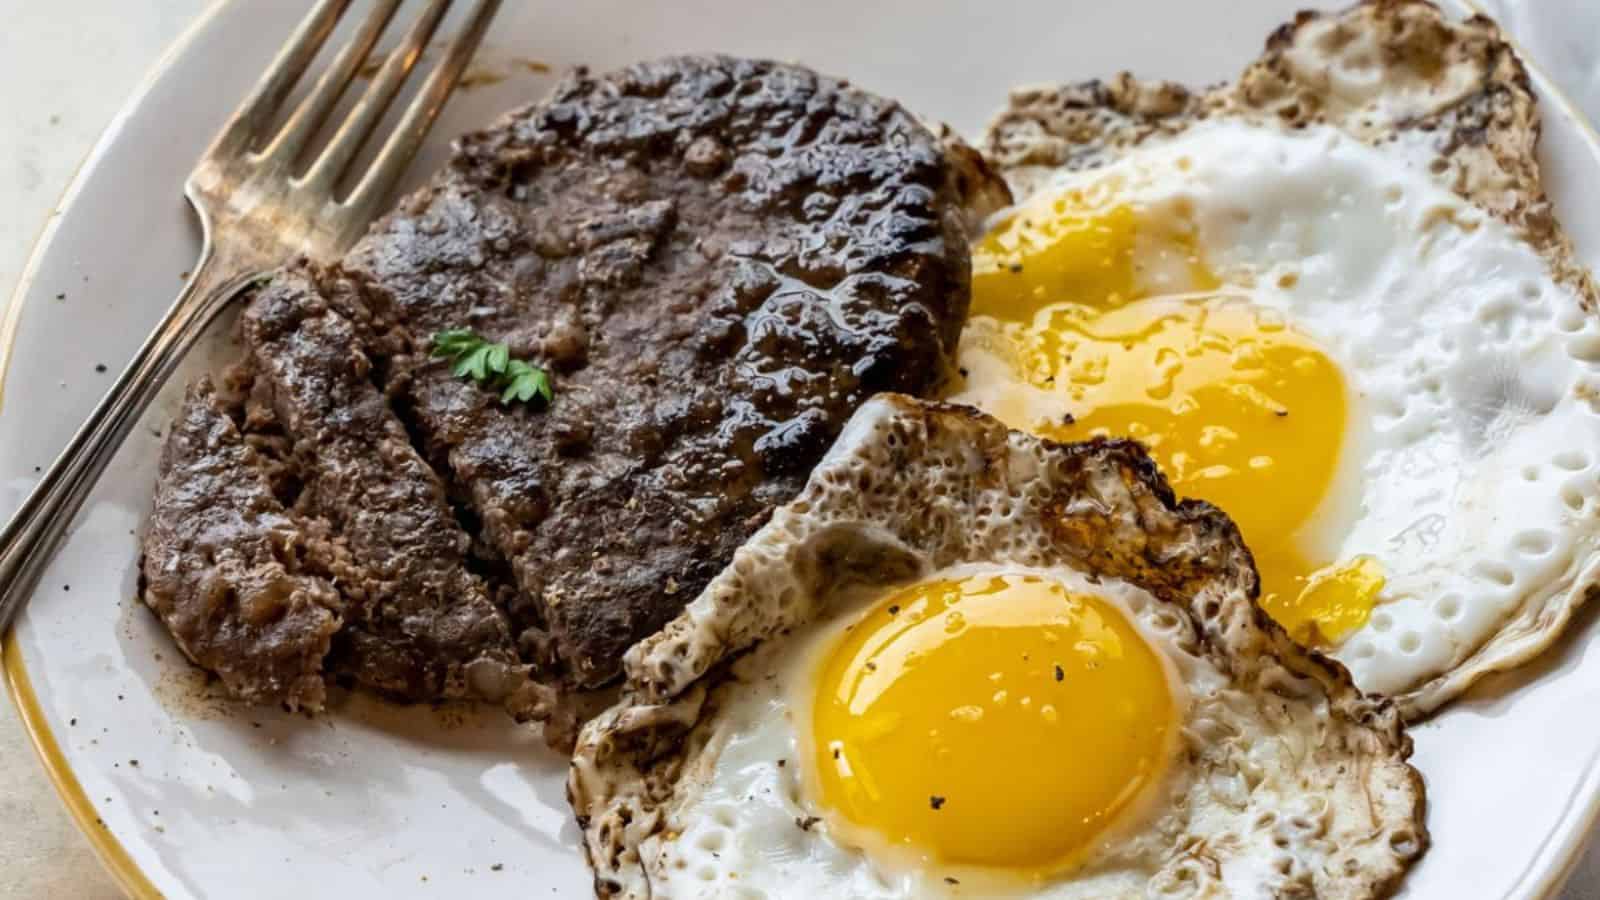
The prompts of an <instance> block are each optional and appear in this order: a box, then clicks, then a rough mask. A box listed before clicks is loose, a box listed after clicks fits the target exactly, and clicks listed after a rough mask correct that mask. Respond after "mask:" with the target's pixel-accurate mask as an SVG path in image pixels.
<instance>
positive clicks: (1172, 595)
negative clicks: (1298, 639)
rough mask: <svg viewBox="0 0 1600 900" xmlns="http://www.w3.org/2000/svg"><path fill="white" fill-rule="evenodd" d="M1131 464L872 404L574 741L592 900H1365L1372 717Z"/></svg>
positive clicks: (1383, 807)
mask: <svg viewBox="0 0 1600 900" xmlns="http://www.w3.org/2000/svg"><path fill="white" fill-rule="evenodd" d="M1256 588H1257V582H1256V576H1255V572H1254V570H1253V568H1252V567H1251V563H1250V557H1249V553H1248V551H1247V550H1246V549H1245V548H1244V546H1243V544H1242V542H1241V541H1240V539H1239V535H1238V532H1237V530H1236V529H1235V528H1234V526H1233V525H1232V524H1231V523H1230V522H1229V521H1228V519H1227V518H1226V517H1225V516H1224V515H1223V514H1221V513H1220V512H1218V511H1217V510H1216V509H1215V508H1213V507H1211V506H1209V505H1207V504H1204V503H1198V502H1185V503H1181V504H1180V503H1176V502H1175V500H1174V498H1173V495H1172V493H1171V491H1170V490H1169V488H1168V487H1167V485H1166V484H1165V482H1164V481H1163V480H1162V479H1161V476H1160V475H1159V474H1158V472H1157V470H1156V468H1155V466H1154V465H1153V464H1152V463H1151V461H1150V459H1149V457H1148V456H1146V454H1145V452H1144V451H1143V450H1142V449H1141V448H1140V447H1139V446H1138V445H1136V444H1133V443H1131V442H1127V441H1096V442H1090V443H1079V444H1057V443H1051V442H1046V441H1042V440H1040V439H1038V438H1035V437H1033V436H1030V435H1028V434H1025V433H1022V432H1018V431H1013V430H1010V429H1007V428H1006V427H1005V426H1004V425H1003V424H1001V423H1000V422H999V421H997V420H995V419H993V418H991V417H989V416H986V415H982V414H980V413H977V412H975V411H973V410H971V409H970V408H965V407H955V406H942V405H938V404H929V403H925V402H922V401H917V400H913V399H911V398H906V397H900V396H895V395H881V396H880V397H878V398H876V399H874V400H872V401H870V402H868V403H867V404H866V405H865V406H863V407H862V408H861V410H860V411H859V412H858V413H857V414H856V416H855V417H854V418H853V419H852V420H851V422H850V424H849V425H848V426H847V427H846V429H845V432H844V434H843V435H842V436H841V438H840V439H839V441H838V443H837V444H836V445H835V446H834V448H833V449H832V450H831V451H830V453H829V454H828V456H827V457H826V458H825V459H824V460H823V462H822V463H821V464H820V465H819V467H818V468H817V469H816V470H815V471H814V472H813V473H812V476H811V478H810V480H809V482H808V484H807V487H806V488H805V490H804V491H803V492H802V493H801V495H800V496H799V497H798V498H797V499H796V500H794V501H793V502H792V503H790V504H788V505H787V506H785V507H782V508H780V509H779V510H778V511H777V512H776V513H775V514H774V516H773V518H772V520H771V521H770V522H769V524H768V525H766V526H765V527H763V528H762V530H761V531H759V532H758V533H757V534H756V535H755V536H754V537H753V538H752V539H751V540H750V541H749V542H748V543H747V544H746V545H745V546H744V547H743V548H741V549H740V550H739V552H738V553H737V555H736V556H735V558H734V561H733V563H732V564H731V565H730V566H729V567H728V568H727V569H726V570H725V571H724V572H723V573H721V574H720V575H719V576H718V577H717V578H716V579H714V580H713V581H712V583H711V584H710V585H709V586H708V587H707V588H706V590H705V591H704V592H703V593H702V594H701V595H699V596H698V597H697V598H696V599H695V600H694V601H693V602H692V603H691V604H690V605H689V606H688V608H687V609H685V611H684V613H683V614H682V615H680V616H679V617H678V618H677V619H675V620H674V621H673V622H671V623H669V624H668V625H667V626H666V627H665V628H664V629H663V630H662V631H661V632H659V633H657V634H656V635H654V636H652V637H651V638H648V639H646V640H645V641H643V642H641V643H640V644H639V645H637V646H635V647H634V648H633V649H632V650H630V651H629V653H628V656H627V659H626V671H627V673H628V679H627V682H626V684H625V687H624V690H623V696H622V698H621V700H620V701H619V702H618V703H617V704H616V705H615V706H613V707H612V708H611V709H609V710H607V711H606V712H605V713H603V714H602V715H600V716H599V717H597V718H596V719H594V720H593V721H591V722H590V723H589V724H588V725H587V726H585V728H584V730H583V732H582V734H581V735H580V738H579V741H578V748H577V751H576V754H575V756H574V760H573V767H572V775H571V780H570V783H569V787H570V791H569V793H570V796H571V798H572V800H573V805H574V808H575V809H576V811H577V812H578V815H579V821H580V823H582V825H583V828H584V842H585V849H586V851H587V853H588V856H589V860H590V863H591V865H592V866H593V867H594V868H595V871H596V885H597V890H598V892H599V893H600V894H601V895H602V896H608V897H610V896H617V897H629V898H663V897H671V898H700V897H719V898H721V897H740V898H751V900H754V898H783V897H807V896H820V897H859V898H916V897H960V896H968V897H972V896H978V897H1044V898H1063V900H1065V898H1088V897H1105V896H1123V895H1138V896H1242V895H1257V894H1260V895H1274V896H1282V895H1293V894H1301V895H1306V896H1313V895H1315V896H1340V897H1369V896H1379V895H1382V894H1384V893H1386V892H1387V891H1389V890H1390V889H1392V888H1393V886H1394V885H1395V884H1396V883H1397V881H1398V879H1399V878H1400V877H1401V875H1402V874H1403V873H1404V871H1405V870H1406V869H1407V868H1408V867H1409V865H1410V864H1411V863H1412V862H1413V861H1414V860H1415V859H1416V858H1417V856H1419V855H1420V854H1421V852H1422V851H1423V849H1424V848H1425V846H1426V842H1427V834H1426V830H1425V827H1424V825H1423V821H1422V814H1423V806H1424V802H1423V790H1422V783H1421V779H1420V777H1419V776H1418V775H1417V773H1416V771H1415V770H1414V769H1412V768H1411V767H1410V766H1409V765H1408V764H1407V763H1406V761H1405V760H1406V758H1407V756H1408V755H1409V754H1410V740H1409V738H1407V737H1406V736H1405V734H1404V732H1403V730H1402V727H1401V725H1400V719H1399V716H1398V713H1397V712H1396V710H1395V709H1394V708H1393V707H1392V706H1390V705H1389V704H1388V703H1386V702H1384V701H1378V700H1372V699H1367V698H1364V697H1363V696H1362V695H1361V694H1360V692H1359V691H1357V690H1356V689H1355V687H1354V686H1353V685H1352V684H1351V682H1350V681H1349V678H1348V675H1347V674H1346V673H1345V672H1344V670H1342V669H1340V668H1338V667H1337V666H1333V665H1330V664H1328V663H1326V662H1325V661H1323V660H1322V659H1321V658H1319V657H1316V656H1314V655H1312V654H1310V653H1308V652H1307V651H1305V650H1304V649H1303V648H1301V647H1300V646H1298V645H1297V644H1295V643H1294V642H1293V641H1291V640H1289V639H1288V638H1287V637H1286V635H1285V634H1284V633H1283V632H1282V631H1281V630H1279V629H1276V628H1272V627H1270V626H1269V625H1268V624H1267V622H1266V620H1265V619H1264V618H1263V617H1261V615H1260V611H1259V609H1258V608H1257V607H1256V606H1255V605H1254V603H1253V602H1252V599H1253V597H1254V595H1255V593H1256Z"/></svg>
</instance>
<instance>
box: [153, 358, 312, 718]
mask: <svg viewBox="0 0 1600 900" xmlns="http://www.w3.org/2000/svg"><path fill="white" fill-rule="evenodd" d="M261 462H262V461H261V460H260V458H259V456H258V454H257V453H256V451H255V450H254V449H252V448H251V447H250V446H249V445H248V444H247V443H246V442H245V439H244V437H243V436H242V435H241V434H240V433H239V430H238V428H237V427H236V426H235V425H234V422H233V420H232V419H231V418H229V416H228V414H227V411H226V410H225V409H224V408H223V406H222V404H221V403H220V401H219V399H218V396H217V392H216V389H215V388H214V387H213V385H212V383H211V380H210V379H209V378H202V379H200V380H199V381H197V382H196V383H195V384H193V385H191V386H190V387H189V390H188V393H187V395H186V396H185V398H184V403H183V408H182V411H181V412H180V413H179V414H178V418H177V420H176V421H175V422H174V423H173V425H172V429H171V431H170V433H169V435H168V437H167V442H166V446H165V447H164V448H163V449H162V453H161V463H160V474H159V476H158V479H157V482H156V495H155V506H156V509H157V510H159V511H161V514H160V515H156V516H154V517H152V519H151V523H150V529H149V532H148V533H147V534H146V536H145V540H144V549H145V554H144V559H143V560H142V561H141V564H140V565H141V581H142V590H141V594H142V596H143V598H144V601H145V603H147V604H148V605H149V606H150V608H151V609H153V610H155V612H156V614H157V615H158V616H159V617H160V618H161V621H162V622H163V623H164V624H165V625H166V626H167V629H168V630H169V631H171V632H172V636H173V638H174V639H175V640H176V641H177V644H178V646H179V647H180V648H181V649H182V650H183V652H184V654H185V655H186V656H188V657H189V659H191V660H193V661H194V663H195V664H196V665H199V666H201V667H203V668H205V669H208V670H210V671H212V672H214V673H216V674H217V676H218V677H219V678H221V679H222V683H223V684H224V685H225V686H226V687H227V688H228V690H229V691H230V692H231V693H232V694H233V695H234V696H236V697H240V698H242V699H245V700H249V701H252V702H257V703H273V704H283V705H285V706H288V707H289V708H290V709H296V708H300V707H305V708H308V709H319V708H321V706H322V703H323V699H324V693H325V685H324V683H323V678H322V662H323V658H324V657H325V656H327V654H328V651H329V649H330V647H331V644H332V639H333V635H334V632H335V631H336V630H337V629H338V627H339V625H340V613H341V611H342V609H343V600H342V599H341V597H340V595H339V592H338V591H337V590H335V588H334V587H333V585H332V584H330V583H329V582H328V580H327V579H326V578H325V577H323V576H324V575H325V574H326V570H325V566H326V565H327V564H328V562H329V559H330V557H331V556H332V555H333V550H332V548H330V547H329V546H328V545H326V544H325V543H322V542H320V541H319V540H318V539H317V537H316V535H314V534H312V533H309V532H308V530H307V529H305V528H303V527H302V526H301V524H300V523H298V522H296V521H295V520H294V519H292V518H291V517H290V516H289V515H288V513H287V512H286V511H285V510H284V508H283V506H282V505H280V504H279V503H278V501H277V500H276V499H275V498H274V497H273V494H272V490H271V486H270V485H269V483H268V481H267V476H266V474H265V472H264V471H263V469H262V466H261ZM319 563H320V564H319ZM318 570H321V571H320V572H319V571H318Z"/></svg>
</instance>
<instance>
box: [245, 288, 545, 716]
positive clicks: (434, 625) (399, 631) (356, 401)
mask: <svg viewBox="0 0 1600 900" xmlns="http://www.w3.org/2000/svg"><path fill="white" fill-rule="evenodd" d="M241 329H242V331H243V334H244V337H245V341H246V343H247V344H248V345H249V347H250V348H251V351H252V356H251V363H252V365H253V367H254V369H255V373H256V379H257V385H256V387H257V390H258V391H262V392H264V393H265V395H266V396H267V397H269V398H270V402H271V404H272V407H273V409H274V411H275V412H276V415H277V421H278V423H279V424H280V425H281V426H282V427H283V429H284V430H285V432H287V434H288V436H289V438H290V440H291V447H292V449H291V459H292V462H293V464H294V467H295V468H296V469H297V471H298V472H299V474H300V478H301V481H302V483H303V488H302V493H301V494H300V499H299V502H298V504H297V507H298V510H297V511H300V512H303V513H306V514H309V515H314V516H316V517H319V518H321V519H324V520H326V521H327V522H328V524H329V525H330V526H332V528H333V529H334V531H335V532H336V533H337V534H338V535H339V537H340V540H341V541H342V543H343V544H344V546H345V547H347V548H348V550H349V553H348V558H347V561H346V562H345V563H344V564H342V565H341V566H340V567H339V568H338V570H337V571H336V572H335V575H336V577H337V580H338V584H339V587H340V589H341V590H342V591H343V592H344V594H345V596H346V597H347V598H349V601H350V605H349V609H348V610H347V612H346V628H345V629H344V630H343V631H342V632H341V633H340V635H339V644H340V646H339V652H338V653H337V654H336V657H335V660H336V664H337V666H338V668H340V669H341V670H343V671H346V672H348V673H350V674H351V675H353V676H354V677H355V679H356V680H357V681H359V682H360V683H362V684H365V685H368V686H370V687H373V688H377V689H379V690H381V691H384V692H386V693H390V694H393V695H395V696H398V697H402V698H406V699H414V700H423V699H432V698H436V697H467V696H473V697H482V698H487V699H502V698H504V697H505V696H506V695H507V694H508V693H510V692H511V691H512V690H513V689H514V688H515V687H516V686H517V684H518V683H520V681H521V680H522V678H523V672H524V667H523V666H522V665H521V663H520V660H519V659H518V657H517V653H516V650H515V648H514V647H513V645H512V643H511V633H510V630H509V628H508V625H507V622H506V619H505V616H504V614H503V613H502V612H501V611H500V610H498V609H496V608H495V606H494V604H492V603H490V602H489V598H488V595H487V593H486V591H485V588H484V584H483V580H482V579H481V578H479V577H478V576H476V575H474V574H473V573H471V572H469V571H468V570H467V567H466V551H467V548H468V544H469V539H468V537H467V535H466V533H465V532H464V531H463V530H462V529H461V527H460V526H459V525H458V524H457V523H456V520H455V517H454V515H453V514H452V512H451V510H450V507H449V505H448V503H447V502H446V500H445V492H444V487H443V485H442V484H440V482H439V479H438V477H437V476H436V475H435V474H434V473H433V471H432V470H431V469H430V468H429V467H428V465H427V463H425V462H424V461H423V460H422V459H421V457H419V456H418V455H417V452H416V450H415V449H414V448H412V446H411V442H410V439H409V437H408V436H407V435H406V432H405V428H404V427H403V426H402V425H401V424H400V420H399V419H398V418H396V416H395V415H394V412H393V411H392V410H390V409H389V407H388V404H387V403H385V402H384V398H383V395H382V394H381V393H379V391H378V389H377V388H376V387H375V386H374V385H373V383H372V380H371V378H370V368H371V363H370V362H369V361H368V359H367V357H366V354H364V353H363V352H362V350H361V345H360V341H359V339H358V338H357V336H356V333H355V330H354V328H353V327H352V326H351V324H350V322H349V321H348V320H346V319H345V318H344V317H343V316H341V315H339V314H338V313H337V312H334V311H333V310H331V309H329V308H328V307H327V305H326V304H324V303H323V302H322V301H321V299H320V298H319V296H318V294H317V292H316V288H315V286H314V285H313V283H312V282H311V281H310V279H309V278H307V277H306V275H305V274H304V273H303V272H302V271H300V270H298V269H290V270H289V271H288V272H286V273H285V274H283V275H281V276H280V277H278V278H277V279H276V280H275V281H274V282H273V283H272V284H271V285H270V286H268V287H267V288H265V289H264V290H262V291H261V292H260V293H259V294H258V295H257V296H256V297H255V298H254V299H253V300H252V301H251V303H250V306H249V308H248V309H247V310H246V312H245V314H244V316H243V319H242V320H241Z"/></svg>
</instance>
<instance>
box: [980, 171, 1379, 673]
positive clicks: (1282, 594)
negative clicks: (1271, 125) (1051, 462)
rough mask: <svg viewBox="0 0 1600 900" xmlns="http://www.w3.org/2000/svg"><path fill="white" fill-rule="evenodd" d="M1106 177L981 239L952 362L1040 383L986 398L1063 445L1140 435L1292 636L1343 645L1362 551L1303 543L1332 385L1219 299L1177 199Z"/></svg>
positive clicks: (1265, 328)
mask: <svg viewBox="0 0 1600 900" xmlns="http://www.w3.org/2000/svg"><path fill="white" fill-rule="evenodd" d="M1116 188H1117V184H1116V182H1114V181H1106V182H1102V183H1099V184H1097V185H1096V186H1095V187H1093V188H1090V189H1087V190H1079V191H1071V192H1067V193H1063V194H1059V195H1056V196H1053V197H1044V198H1041V199H1039V200H1035V201H1032V202H1030V203H1029V204H1027V205H1025V206H1023V207H1022V208H1020V209H1019V210H1018V211H1017V212H1016V213H1015V214H1014V215H1012V216H1011V217H1010V218H1009V219H1007V220H1006V221H1005V222H1003V223H1002V224H1000V225H999V226H998V227H997V228H995V229H994V230H993V231H992V232H991V233H990V234H989V235H988V236H987V237H986V238H985V239H984V240H983V241H982V242H981V243H980V245H979V246H978V247H977V248H976V249H975V251H974V254H973V298H972V314H971V317H970V319H969V321H968V324H967V330H966V332H965V333H964V334H963V337H962V342H963V348H962V354H963V359H964V360H965V358H966V355H967V354H968V352H969V351H978V352H986V353H988V354H989V355H990V356H993V357H998V358H1000V359H1004V360H1006V361H1008V363H1009V368H1010V370H1011V373H1010V375H1009V376H1007V378H1008V380H1009V379H1014V380H1016V381H1021V382H1023V383H1025V384H1027V385H1029V386H1031V388H1033V389H1034V390H1032V391H1015V390H1011V391H1007V390H1004V389H1002V390H999V391H996V390H987V391H983V392H981V395H982V396H983V397H985V398H987V399H985V400H981V401H980V402H982V403H984V404H985V405H987V406H988V407H989V412H991V413H993V414H994V415H996V416H998V417H999V418H1001V419H1002V420H1004V421H1006V422H1007V423H1008V424H1010V425H1012V426H1013V427H1017V428H1023V429H1027V430H1031V431H1033V432H1035V433H1037V434H1040V435H1042V436H1045V437H1050V438H1054V439H1057V440H1077V439H1083V438H1087V437H1091V436H1097V435H1105V436H1114V437H1133V438H1137V439H1138V440H1140V441H1141V442H1143V443H1144V444H1145V445H1146V446H1147V447H1149V449H1150V450H1151V452H1152V454H1153V455H1154V456H1155V458H1156V460H1157V462H1158V463H1159V464H1160V465H1161V467H1162V470H1163V471H1164V472H1165V474H1166V476H1167V478H1168V479H1169V481H1170V482H1171V483H1172V486H1173V488H1174V490H1176V491H1177V492H1178V493H1179V494H1180V495H1186V496H1192V497H1201V498H1204V499H1206V500H1210V501H1211V502H1213V503H1215V504H1217V505H1218V506H1220V507H1221V508H1222V509H1224V510H1225V511H1226V512H1227V513H1228V514H1229V515H1230V516H1231V517H1232V518H1233V520H1234V521H1235V522H1236V523H1237V524H1238V526H1239V528H1240V531H1241V532H1242V533H1243V535H1244V538H1245V541H1246V542H1247V543H1248V544H1249V546H1250V548H1251V550H1252V551H1253V553H1254V554H1255V559H1256V564H1257V567H1258V568H1259V570H1260V573H1261V579H1262V603H1263V605H1264V606H1265V607H1266V609H1267V610H1268V612H1270V613H1271V614H1272V615H1273V616H1274V618H1276V619H1277V620H1278V621H1279V622H1280V623H1281V624H1283V625H1284V626H1285V628H1287V629H1288V630H1289V631H1290V633H1291V634H1292V635H1293V636H1294V637H1296V638H1297V639H1298V640H1300V641H1302V642H1304V643H1320V642H1336V641H1338V640H1341V639H1342V638H1343V637H1344V636H1345V635H1347V634H1349V633H1350V632H1351V631H1353V630H1355V629H1356V628H1358V627H1360V626H1361V625H1362V624H1364V623H1365V622H1366V619H1367V617H1368V615H1369V614H1370V612H1371V610H1372V607H1373V605H1374V604H1375V603H1376V602H1377V598H1378V592H1379V590H1380V589H1381V588H1382V586H1383V579H1382V573H1381V570H1380V569H1379V568H1378V565H1377V563H1376V561H1374V560H1371V559H1370V558H1358V559H1355V560H1346V561H1342V562H1340V563H1338V564H1332V565H1330V564H1328V561H1327V560H1319V559H1316V558H1314V554H1312V553H1309V552H1308V551H1307V549H1306V545H1307V543H1308V539H1307V533H1308V532H1309V531H1310V530H1311V528H1310V526H1311V525H1312V524H1313V523H1314V519H1315V516H1316V513H1317V509H1318V507H1319V506H1320V505H1321V504H1322V502H1323V498H1324V496H1325V495H1326V494H1327V493H1328V489H1329V486H1330V484H1331V483H1332V482H1333V480H1334V476H1335V473H1336V469H1337V466H1338V461H1339V453H1340V449H1341V445H1342V444H1343V442H1344V434H1345V429H1346V424H1347V418H1348V415H1347V409H1346V406H1347V403H1346V391H1345V385H1344V379H1343V377H1342V375H1341V373H1340V371H1339V369H1338V367H1337V366H1336V365H1335V363H1334V362H1333V361H1332V360H1331V359H1330V358H1329V357H1328V355H1327V354H1326V353H1325V352H1324V351H1323V350H1322V349H1321V348H1320V347H1319V346H1318V345H1317V344H1316V343H1315V342H1314V341H1313V340H1311V339H1310V338H1309V337H1307V336H1306V335H1304V334H1302V333H1300V332H1298V331H1296V330H1295V329H1293V328H1292V327H1289V326H1288V325H1287V324H1286V323H1285V321H1284V320H1283V318H1282V317H1281V316H1280V315H1279V314H1277V313H1276V312H1274V311H1272V310H1269V309H1266V308H1263V307H1260V306H1257V305H1254V304H1252V303H1250V302H1249V301H1248V300H1245V299H1243V298H1241V297H1238V296H1228V295H1227V294H1228V292H1227V289H1226V288H1224V287H1222V286H1221V285H1220V283H1219V281H1218V279H1217V278H1216V276H1215V275H1214V274H1213V273H1212V272H1211V271H1210V270H1209V269H1208V268H1207V267H1206V265H1205V264H1204V261H1203V260H1202V259H1201V258H1200V254H1199V253H1198V251H1197V249H1196V243H1195V233H1194V228H1193V226H1192V224H1190V218H1189V215H1188V211H1187V210H1185V209H1184V208H1183V207H1182V206H1181V205H1176V206H1175V207H1174V208H1171V209H1164V210H1163V211H1162V212H1161V214H1160V215H1155V214H1151V213H1149V212H1148V211H1142V210H1139V209H1136V208H1134V207H1132V206H1130V205H1126V204H1119V203H1118V202H1117V201H1116V197H1115V194H1116ZM967 387H968V388H976V387H980V385H977V384H974V383H972V378H971V376H970V375H969V383H968V385H967ZM1041 392H1042V393H1043V394H1044V395H1046V396H1049V397H1051V398H1053V399H1052V401H1051V402H1049V403H1047V404H1045V405H1044V407H1043V408H1044V409H1047V410H1048V412H1049V414H1048V415H1042V414H1041V409H1042V407H1041V405H1040V403H1039V402H1038V397H1039V395H1040V393H1041Z"/></svg>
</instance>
